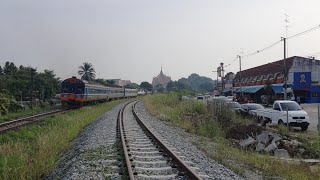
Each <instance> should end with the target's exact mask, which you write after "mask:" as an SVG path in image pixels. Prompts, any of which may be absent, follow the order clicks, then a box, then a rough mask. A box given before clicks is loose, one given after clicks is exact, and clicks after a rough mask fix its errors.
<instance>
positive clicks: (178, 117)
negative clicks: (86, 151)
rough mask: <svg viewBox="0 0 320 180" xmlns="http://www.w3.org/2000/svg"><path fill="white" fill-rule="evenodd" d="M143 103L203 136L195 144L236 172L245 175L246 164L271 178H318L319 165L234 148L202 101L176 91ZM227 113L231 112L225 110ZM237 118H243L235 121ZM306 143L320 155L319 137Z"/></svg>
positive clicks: (165, 117) (149, 97) (180, 125)
mask: <svg viewBox="0 0 320 180" xmlns="http://www.w3.org/2000/svg"><path fill="white" fill-rule="evenodd" d="M144 103H145V106H146V108H147V110H148V111H149V112H151V113H152V114H154V115H156V116H158V117H159V118H160V119H162V120H165V121H169V122H172V123H173V124H174V125H176V126H178V127H181V128H183V129H185V130H186V131H187V132H191V133H195V134H198V135H201V136H203V137H202V138H201V139H205V140H204V141H205V142H201V141H196V142H194V143H195V144H196V145H197V146H198V147H200V148H201V149H203V151H204V152H205V153H206V154H208V155H209V156H210V157H212V158H214V159H215V160H217V161H218V162H219V163H221V164H224V165H225V166H227V167H229V168H231V169H232V170H234V171H235V172H238V173H240V174H244V170H243V169H242V167H243V166H245V167H248V168H250V169H251V170H253V171H256V170H258V171H259V172H262V173H263V174H262V175H263V176H264V177H266V179H274V177H279V178H282V177H283V178H284V179H297V180H298V179H319V174H320V167H319V165H318V166H316V168H318V170H311V168H309V166H308V165H307V164H298V165H297V164H290V163H285V162H282V161H278V160H276V159H274V158H271V157H269V156H268V155H261V154H258V153H256V152H252V151H243V150H241V149H238V148H236V147H234V144H232V143H231V142H230V141H229V140H228V139H225V130H226V128H222V127H221V124H220V123H219V122H218V120H217V119H215V118H214V117H212V116H210V115H208V111H207V110H206V106H205V105H204V104H202V103H201V102H198V101H192V100H191V101H181V100H179V95H178V94H177V93H170V94H167V95H163V94H160V95H158V94H157V95H152V96H146V97H145V98H144ZM226 113H230V114H231V112H227V111H226ZM239 121H243V120H238V121H236V122H239ZM284 128H286V127H284ZM283 130H284V131H285V130H286V129H283ZM204 137H207V138H204ZM304 142H305V141H304ZM308 143H309V144H307V147H309V148H308V150H310V151H312V152H316V153H318V154H320V138H315V139H313V140H311V141H310V140H309V141H308ZM315 158H318V157H315ZM251 178H252V177H251Z"/></svg>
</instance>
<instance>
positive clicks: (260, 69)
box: [234, 56, 296, 80]
mask: <svg viewBox="0 0 320 180" xmlns="http://www.w3.org/2000/svg"><path fill="white" fill-rule="evenodd" d="M295 57H296V56H293V57H290V58H287V59H286V64H287V70H289V69H290V68H291V67H292V64H293V60H294V58H295ZM283 71H284V60H279V61H275V62H271V63H268V64H264V65H261V66H257V67H254V68H250V69H246V70H243V71H241V78H242V79H243V78H248V77H255V76H262V75H268V74H275V73H279V72H282V73H283ZM234 79H235V80H238V79H239V72H237V74H236V76H235V78H234Z"/></svg>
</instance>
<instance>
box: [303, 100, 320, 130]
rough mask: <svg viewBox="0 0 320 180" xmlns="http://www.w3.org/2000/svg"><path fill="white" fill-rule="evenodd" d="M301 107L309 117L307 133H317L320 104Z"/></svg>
mask: <svg viewBox="0 0 320 180" xmlns="http://www.w3.org/2000/svg"><path fill="white" fill-rule="evenodd" d="M301 106H302V107H303V109H304V110H305V111H306V112H307V113H308V115H309V117H310V125H309V128H308V131H317V125H318V106H320V104H301Z"/></svg>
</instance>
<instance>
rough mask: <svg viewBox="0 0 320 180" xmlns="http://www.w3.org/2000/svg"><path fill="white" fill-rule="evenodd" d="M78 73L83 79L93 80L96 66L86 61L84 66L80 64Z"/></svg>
mask: <svg viewBox="0 0 320 180" xmlns="http://www.w3.org/2000/svg"><path fill="white" fill-rule="evenodd" d="M78 74H79V75H80V76H81V79H82V80H87V81H90V80H93V79H94V78H95V77H96V75H95V71H94V68H93V66H92V64H91V63H88V62H85V63H83V65H82V66H79V71H78Z"/></svg>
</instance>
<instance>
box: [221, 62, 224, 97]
mask: <svg viewBox="0 0 320 180" xmlns="http://www.w3.org/2000/svg"><path fill="white" fill-rule="evenodd" d="M220 67H221V86H222V87H221V90H222V91H223V90H224V68H223V63H220Z"/></svg>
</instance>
